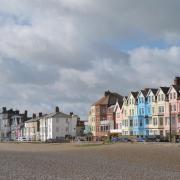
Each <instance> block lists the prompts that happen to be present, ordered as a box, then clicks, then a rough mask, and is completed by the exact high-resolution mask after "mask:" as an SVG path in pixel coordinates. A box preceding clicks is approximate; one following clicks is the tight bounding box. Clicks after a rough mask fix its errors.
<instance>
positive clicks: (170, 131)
mask: <svg viewBox="0 0 180 180" xmlns="http://www.w3.org/2000/svg"><path fill="white" fill-rule="evenodd" d="M171 109H172V106H171V104H169V136H170V142H172V127H171Z"/></svg>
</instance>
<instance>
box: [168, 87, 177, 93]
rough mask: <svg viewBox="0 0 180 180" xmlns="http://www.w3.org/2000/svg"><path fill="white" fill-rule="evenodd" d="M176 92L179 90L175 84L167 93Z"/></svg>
mask: <svg viewBox="0 0 180 180" xmlns="http://www.w3.org/2000/svg"><path fill="white" fill-rule="evenodd" d="M174 92H176V93H177V91H176V89H175V88H174V86H171V87H170V89H169V91H168V93H167V94H170V93H174Z"/></svg>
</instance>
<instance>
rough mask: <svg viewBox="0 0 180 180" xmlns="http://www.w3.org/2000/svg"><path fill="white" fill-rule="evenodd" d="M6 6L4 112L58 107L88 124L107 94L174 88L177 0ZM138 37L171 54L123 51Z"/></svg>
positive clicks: (44, 1) (37, 1)
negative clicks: (92, 108) (91, 108)
mask: <svg viewBox="0 0 180 180" xmlns="http://www.w3.org/2000/svg"><path fill="white" fill-rule="evenodd" d="M0 3H1V6H0V25H1V28H0V76H1V81H0V84H1V87H0V99H1V105H2V106H3V105H8V106H14V107H16V106H17V107H19V108H21V109H24V108H28V109H30V110H31V111H42V110H43V111H50V109H51V108H52V107H53V106H55V105H56V104H59V105H60V106H61V107H62V109H63V110H65V111H75V112H76V113H79V114H80V115H82V116H83V117H84V118H85V117H86V114H87V112H88V107H89V105H90V104H92V103H93V102H94V101H96V99H97V98H98V97H99V96H101V95H102V94H103V92H104V91H105V90H107V89H110V90H111V89H112V90H114V91H118V92H119V93H122V94H124V95H125V94H127V93H128V91H129V90H132V89H138V88H143V87H145V86H148V87H149V86H158V85H168V84H169V83H170V82H171V81H172V78H173V77H174V76H175V75H178V73H179V69H178V67H179V65H180V62H179V59H180V47H179V46H178V43H179V39H180V38H179V37H180V23H179V19H178V18H179V16H180V11H179V9H178V8H179V5H180V2H179V1H177V0H175V1H173V2H172V1H168V0H159V1H156V2H155V1H146V2H145V1H144V0H139V1H138V2H137V1H130V0H112V1H109V0H98V1H97V0H86V1H85V0H51V1H50V0H31V1H29V0H22V1H19V0H11V1H7V0H0ZM139 38H142V39H143V40H144V39H145V42H146V41H147V43H148V41H149V40H153V41H155V46H156V45H157V47H158V43H159V41H162V42H163V43H167V47H168V46H170V47H169V48H166V49H158V48H148V44H147V46H146V47H136V48H135V49H132V50H130V51H129V52H122V51H121V49H120V48H119V44H120V45H121V47H122V46H123V42H126V41H127V42H128V43H131V42H132V43H136V41H137V40H138V39H139ZM156 41H157V44H156ZM114 44H115V45H114ZM129 45H131V44H129Z"/></svg>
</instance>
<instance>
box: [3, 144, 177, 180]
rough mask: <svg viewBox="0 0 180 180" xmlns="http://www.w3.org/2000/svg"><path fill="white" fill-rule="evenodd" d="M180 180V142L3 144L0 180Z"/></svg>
mask: <svg viewBox="0 0 180 180" xmlns="http://www.w3.org/2000/svg"><path fill="white" fill-rule="evenodd" d="M9 179H13V180H14V179H16V180H21V179H22V180H24V179H28V180H33V179H34V180H35V179H37V180H41V179H43V180H45V179H47V180H54V179H59V180H61V179H62V180H63V179H64V180H65V179H66V180H81V179H82V180H86V179H93V180H101V179H102V180H106V179H107V180H111V179H112V180H121V179H122V180H131V179H133V180H136V179H137V180H141V179H142V180H146V179H147V180H154V179H162V180H166V179H167V180H171V179H172V180H175V179H177V180H180V145H177V144H167V143H165V144H153V143H145V144H141V143H139V144H131V143H119V144H112V145H100V146H81V145H74V144H26V143H21V144H13V143H7V144H6V143H0V180H9Z"/></svg>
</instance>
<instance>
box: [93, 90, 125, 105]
mask: <svg viewBox="0 0 180 180" xmlns="http://www.w3.org/2000/svg"><path fill="white" fill-rule="evenodd" d="M117 101H118V103H119V105H120V106H122V104H123V96H121V95H120V94H118V93H115V92H110V91H106V92H105V94H104V96H103V97H102V98H101V99H99V100H98V101H96V102H95V103H94V104H93V105H92V106H97V105H107V106H108V107H109V106H111V105H115V104H116V102H117Z"/></svg>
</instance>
